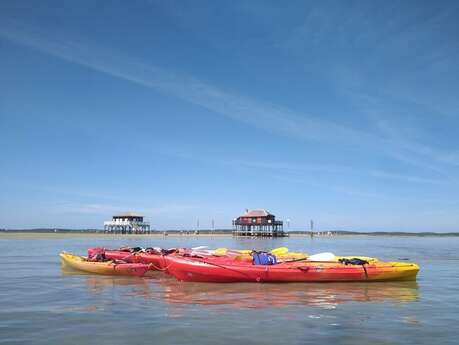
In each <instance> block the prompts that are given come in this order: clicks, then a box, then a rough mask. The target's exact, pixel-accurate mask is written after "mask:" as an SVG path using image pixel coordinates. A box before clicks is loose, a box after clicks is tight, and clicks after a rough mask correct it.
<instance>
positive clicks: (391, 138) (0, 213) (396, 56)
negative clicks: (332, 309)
mask: <svg viewBox="0 0 459 345" xmlns="http://www.w3.org/2000/svg"><path fill="white" fill-rule="evenodd" d="M0 53H1V54H0V128H1V132H2V135H1V136H0V145H1V155H0V168H1V169H0V191H1V192H0V227H7V228H23V227H26V228H32V227H71V228H81V227H100V226H101V224H102V222H103V221H104V220H106V219H109V218H110V217H111V215H112V214H114V213H117V212H120V211H128V210H132V211H138V212H142V213H144V214H145V216H146V217H147V218H148V220H150V221H151V223H152V226H153V227H155V228H158V229H165V228H179V229H180V228H186V227H195V226H196V220H197V219H199V220H200V227H201V228H209V227H210V224H211V220H212V219H214V220H215V225H216V226H217V227H230V226H231V220H232V219H233V218H234V217H236V216H238V215H239V214H240V213H241V212H242V211H243V210H244V209H245V208H266V209H268V210H270V211H271V212H273V213H274V214H276V215H277V216H278V217H279V218H282V219H284V220H285V219H290V220H291V229H304V228H306V227H307V225H308V224H309V220H310V219H314V221H315V224H316V226H317V228H318V229H345V230H366V231H378V230H387V231H396V230H401V231H458V224H459V212H458V210H459V197H458V193H459V136H458V134H459V133H458V132H459V131H458V128H459V98H458V95H459V63H458V61H459V3H458V2H456V1H451V2H447V1H442V2H438V3H436V2H432V1H385V2H371V1H319V2H318V1H310V2H309V1H288V2H279V1H272V2H268V1H262V2H259V1H245V2H242V1H240V2H235V1H226V2H224V1H130V2H127V1H105V2H104V1H101V2H97V3H95V2H94V1H76V2H70V1H67V2H62V1H40V2H37V1H2V2H1V3H0Z"/></svg>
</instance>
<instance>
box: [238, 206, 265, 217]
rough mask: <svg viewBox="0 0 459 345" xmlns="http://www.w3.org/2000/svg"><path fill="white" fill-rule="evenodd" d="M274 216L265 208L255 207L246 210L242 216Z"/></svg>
mask: <svg viewBox="0 0 459 345" xmlns="http://www.w3.org/2000/svg"><path fill="white" fill-rule="evenodd" d="M268 216H273V214H272V213H269V212H268V211H266V210H265V209H262V208H259V209H253V210H246V212H245V213H244V214H243V215H242V216H241V217H268Z"/></svg>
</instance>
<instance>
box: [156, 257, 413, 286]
mask: <svg viewBox="0 0 459 345" xmlns="http://www.w3.org/2000/svg"><path fill="white" fill-rule="evenodd" d="M164 259H165V261H166V262H167V266H166V267H167V270H168V272H169V273H171V274H172V275H174V276H175V277H176V278H177V279H178V280H181V281H194V282H214V283H230V282H338V281H388V280H415V279H416V275H417V273H418V271H419V266H417V265H416V264H413V263H404V262H381V261H377V262H371V263H366V264H363V265H354V264H345V263H341V262H313V261H309V262H308V261H307V260H304V261H297V262H283V263H278V264H275V265H254V264H252V263H250V262H236V261H234V260H232V259H229V258H218V257H215V258H212V257H209V258H191V257H183V256H178V255H168V256H165V257H164Z"/></svg>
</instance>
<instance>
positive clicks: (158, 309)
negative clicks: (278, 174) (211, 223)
mask: <svg viewBox="0 0 459 345" xmlns="http://www.w3.org/2000/svg"><path fill="white" fill-rule="evenodd" d="M120 245H132V246H145V247H146V246H153V245H155V246H162V247H173V246H187V247H190V246H198V245H209V246H211V247H219V246H222V247H230V248H256V249H267V248H273V247H279V246H284V245H285V246H288V247H289V248H290V249H291V250H302V251H306V252H308V253H318V252H323V251H332V252H334V253H336V254H340V255H352V254H354V255H356V254H359V255H368V256H376V257H379V258H381V259H405V258H406V259H410V260H412V261H415V262H417V263H419V264H420V265H421V272H420V274H419V276H418V281H417V282H399V283H351V284H349V283H348V284H343V283H338V284H336V283H332V284H330V283H328V284H285V285H279V284H228V285H218V284H197V283H178V282H176V281H175V280H174V279H173V278H170V277H166V276H164V275H163V274H161V273H156V274H154V275H153V276H152V277H147V278H112V277H103V276H94V275H85V274H76V273H75V272H65V271H62V269H61V266H60V262H59V258H58V253H59V252H60V251H61V250H67V251H71V252H75V253H80V254H83V253H85V250H86V248H87V247H88V246H105V247H119V246H120ZM458 252H459V239H458V238H407V237H395V238H392V237H377V238H369V237H344V238H336V237H335V238H314V239H312V240H311V239H309V238H299V237H292V238H288V239H274V240H271V239H268V240H247V239H246V240H238V239H232V238H230V237H228V238H213V239H212V238H180V237H170V238H158V239H156V238H147V237H140V238H126V237H105V238H102V237H70V236H68V237H64V238H38V237H37V238H36V239H20V238H16V239H7V238H4V237H0V258H1V260H0V344H61V345H64V344H87V345H89V344H98V345H100V344H122V345H127V344H129V345H134V344H174V345H176V344H184V343H186V344H212V345H216V344H385V345H386V344H457V343H458V339H459V326H458V321H459V269H458V264H459V253H458Z"/></svg>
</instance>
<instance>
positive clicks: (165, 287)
mask: <svg viewBox="0 0 459 345" xmlns="http://www.w3.org/2000/svg"><path fill="white" fill-rule="evenodd" d="M63 273H64V274H65V275H74V274H76V273H75V272H74V271H73V272H72V271H66V270H64V269H63ZM78 274H81V273H78ZM83 276H84V278H85V279H86V286H87V289H88V292H89V293H91V294H99V293H102V292H103V291H104V290H106V289H113V288H117V287H124V293H125V294H126V295H129V296H135V297H140V298H145V299H154V300H159V301H164V302H165V303H168V304H173V305H225V306H230V307H235V308H266V307H273V306H274V307H287V306H294V305H305V306H314V307H321V308H334V307H336V306H337V305H339V304H341V303H348V302H375V303H382V302H396V303H406V302H412V301H416V300H418V299H419V290H418V284H417V283H416V282H415V281H407V282H383V283H378V282H371V283H291V284H253V283H237V284H211V283H183V282H178V281H177V280H175V278H173V277H171V276H167V275H165V274H164V273H161V272H152V273H151V274H150V276H149V277H146V278H135V277H110V276H97V275H88V274H86V275H85V274H84V273H83Z"/></svg>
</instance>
